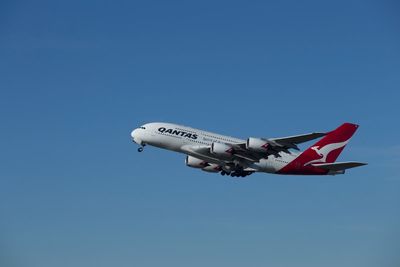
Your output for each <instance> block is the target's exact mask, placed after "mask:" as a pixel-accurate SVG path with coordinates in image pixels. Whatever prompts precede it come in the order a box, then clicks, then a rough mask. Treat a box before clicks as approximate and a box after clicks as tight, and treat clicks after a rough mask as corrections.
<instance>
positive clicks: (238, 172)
mask: <svg viewBox="0 0 400 267" xmlns="http://www.w3.org/2000/svg"><path fill="white" fill-rule="evenodd" d="M357 129H358V125H357V124H353V123H343V124H342V125H341V126H339V127H338V128H336V129H335V130H333V131H330V132H326V133H323V132H314V133H308V134H301V135H294V136H288V137H280V138H256V137H249V138H247V139H246V140H243V139H238V138H234V137H230V136H225V135H220V134H216V133H212V132H207V131H203V130H199V129H194V128H191V127H187V126H182V125H177V124H173V123H164V122H152V123H147V124H144V125H142V126H140V127H139V128H136V129H134V130H133V131H132V132H131V137H132V141H133V142H135V143H136V144H138V145H139V146H140V147H139V148H138V151H139V152H142V151H143V148H144V147H145V146H146V145H150V146H154V147H158V148H163V149H167V150H172V151H175V152H179V153H183V154H186V159H185V163H186V165H187V166H189V167H192V168H197V169H201V170H203V171H206V172H214V173H220V174H221V175H230V176H232V177H246V176H248V175H250V174H253V173H255V172H265V173H274V174H289V175H336V174H344V173H345V170H347V169H350V168H354V167H359V166H363V165H366V164H367V163H362V162H354V161H348V162H335V161H336V159H337V158H338V156H339V154H340V153H341V152H342V150H343V149H344V147H345V146H346V145H347V143H348V142H349V141H350V138H351V137H352V136H353V134H354V133H355V131H356V130H357ZM321 137H322V138H321ZM317 138H321V139H320V140H319V141H317V142H316V143H315V144H314V145H312V146H311V147H309V148H307V149H306V150H305V151H303V152H300V149H299V147H298V145H299V144H301V143H304V142H308V141H311V140H314V139H317ZM296 151H297V152H296Z"/></svg>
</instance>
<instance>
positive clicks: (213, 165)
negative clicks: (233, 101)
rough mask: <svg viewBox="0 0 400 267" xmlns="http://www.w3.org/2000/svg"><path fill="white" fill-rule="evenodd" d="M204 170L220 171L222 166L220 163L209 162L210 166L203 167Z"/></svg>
mask: <svg viewBox="0 0 400 267" xmlns="http://www.w3.org/2000/svg"><path fill="white" fill-rule="evenodd" d="M202 170H203V171H205V172H220V171H221V170H222V168H221V166H219V165H218V164H213V163H208V166H207V167H204V168H202Z"/></svg>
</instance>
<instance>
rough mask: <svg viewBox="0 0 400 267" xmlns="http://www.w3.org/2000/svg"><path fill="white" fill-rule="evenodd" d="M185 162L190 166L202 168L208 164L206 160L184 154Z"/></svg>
mask: <svg viewBox="0 0 400 267" xmlns="http://www.w3.org/2000/svg"><path fill="white" fill-rule="evenodd" d="M185 164H186V166H189V167H192V168H204V167H207V166H208V165H209V164H208V163H207V162H206V161H204V160H202V159H198V158H195V157H192V156H186V159H185Z"/></svg>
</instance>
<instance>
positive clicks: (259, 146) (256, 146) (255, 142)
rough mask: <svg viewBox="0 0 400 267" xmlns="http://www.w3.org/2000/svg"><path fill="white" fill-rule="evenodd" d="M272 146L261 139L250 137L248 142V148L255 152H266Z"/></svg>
mask: <svg viewBox="0 0 400 267" xmlns="http://www.w3.org/2000/svg"><path fill="white" fill-rule="evenodd" d="M269 146H270V144H269V143H268V142H267V141H265V140H262V139H260V138H254V137H249V138H248V139H247V141H246V148H247V149H248V150H251V151H254V152H266V151H268V149H269Z"/></svg>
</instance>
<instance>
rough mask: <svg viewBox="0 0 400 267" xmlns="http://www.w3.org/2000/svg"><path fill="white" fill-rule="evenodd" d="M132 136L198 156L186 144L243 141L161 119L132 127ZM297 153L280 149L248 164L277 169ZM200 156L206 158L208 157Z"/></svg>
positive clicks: (143, 142) (270, 170)
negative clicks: (277, 155) (162, 121)
mask: <svg viewBox="0 0 400 267" xmlns="http://www.w3.org/2000/svg"><path fill="white" fill-rule="evenodd" d="M131 136H132V138H133V141H134V142H135V143H137V144H139V145H151V146H155V147H159V148H163V149H168V150H172V151H176V152H179V153H184V154H187V155H192V156H195V157H199V155H197V154H193V153H191V152H190V150H188V149H187V148H188V147H194V146H198V147H206V146H208V147H209V146H211V145H212V144H213V143H227V144H243V143H244V142H245V141H246V140H243V139H239V138H234V137H230V136H225V135H220V134H216V133H212V132H207V131H203V130H199V129H194V128H191V127H186V126H182V125H177V124H172V123H161V122H160V123H159V122H154V123H148V124H145V125H143V126H141V127H139V128H137V129H135V130H133V131H132V133H131ZM298 155H299V154H295V153H292V152H291V153H290V154H289V153H285V152H280V153H279V156H280V157H274V156H269V157H268V158H266V159H261V160H260V161H259V162H255V163H253V164H251V165H249V166H248V168H250V169H252V170H254V171H259V172H268V173H276V172H277V171H279V170H280V169H282V168H283V167H284V166H286V165H287V164H288V163H289V162H291V161H293V160H294V159H295V158H296V157H297V156H298ZM202 159H204V160H209V159H208V158H202ZM214 163H218V162H214Z"/></svg>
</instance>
